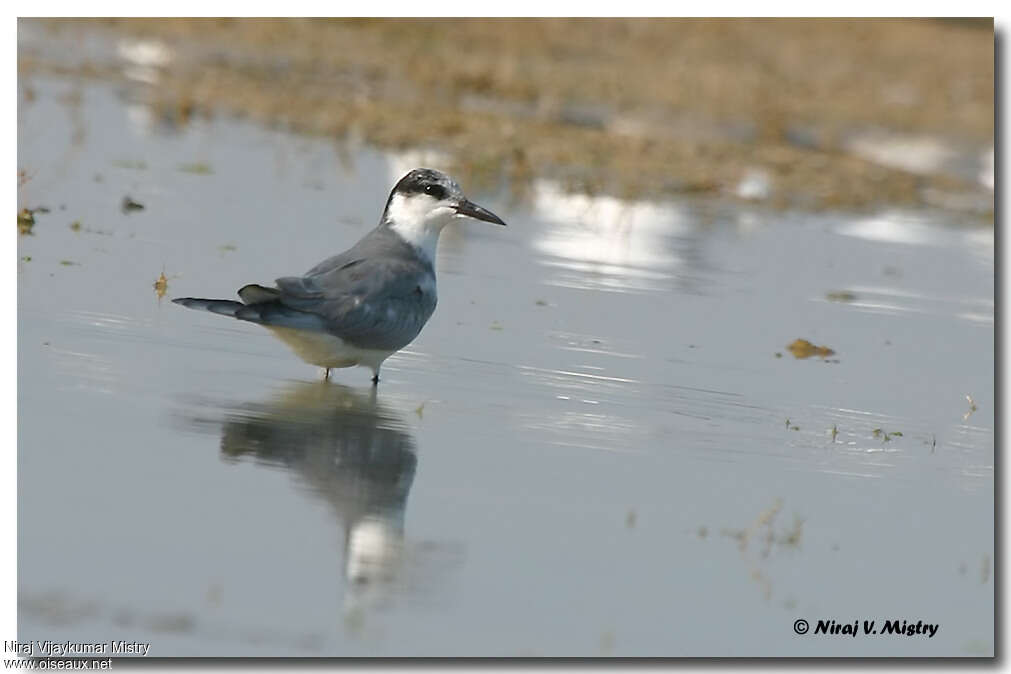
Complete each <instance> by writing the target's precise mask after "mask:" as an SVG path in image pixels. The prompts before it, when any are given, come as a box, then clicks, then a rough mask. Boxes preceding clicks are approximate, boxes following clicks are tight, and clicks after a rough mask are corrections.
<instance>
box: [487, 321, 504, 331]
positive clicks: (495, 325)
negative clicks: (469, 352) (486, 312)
mask: <svg viewBox="0 0 1011 674" xmlns="http://www.w3.org/2000/svg"><path fill="white" fill-rule="evenodd" d="M490 329H491V330H502V324H501V323H499V322H498V321H492V322H491V326H490Z"/></svg>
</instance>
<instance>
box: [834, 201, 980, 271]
mask: <svg viewBox="0 0 1011 674" xmlns="http://www.w3.org/2000/svg"><path fill="white" fill-rule="evenodd" d="M836 231H838V233H839V234H842V235H843V236H854V237H857V238H859V239H866V240H868V241H880V242H882V243H901V244H906V245H913V246H957V247H969V248H971V249H973V251H974V252H976V253H977V254H980V255H981V256H984V257H988V258H989V259H990V260H991V261H992V260H993V228H991V227H975V228H953V227H941V226H939V225H938V223H936V222H933V221H932V220H930V219H928V218H927V217H924V216H921V215H918V214H916V213H904V212H901V211H883V212H881V213H877V214H874V215H872V216H869V217H865V218H857V219H855V220H853V221H852V222H848V223H846V224H844V225H842V226H840V227H839V228H838V229H837V230H836Z"/></svg>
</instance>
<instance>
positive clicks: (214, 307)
mask: <svg viewBox="0 0 1011 674" xmlns="http://www.w3.org/2000/svg"><path fill="white" fill-rule="evenodd" d="M172 301H173V302H175V303H176V304H181V305H182V306H184V307H186V308H187V309H202V310H204V311H210V312H211V313H214V314H221V315H222V316H231V317H232V318H238V317H239V312H240V311H241V310H242V309H245V308H246V305H245V304H243V303H242V302H233V301H232V300H206V299H201V298H199V297H177V298H175V299H174V300H172Z"/></svg>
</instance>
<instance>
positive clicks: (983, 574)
mask: <svg viewBox="0 0 1011 674" xmlns="http://www.w3.org/2000/svg"><path fill="white" fill-rule="evenodd" d="M988 580H990V555H983V565H982V568H980V577H979V582H980V583H981V584H983V585H986V582H987V581H988Z"/></svg>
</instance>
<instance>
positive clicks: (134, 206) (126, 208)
mask: <svg viewBox="0 0 1011 674" xmlns="http://www.w3.org/2000/svg"><path fill="white" fill-rule="evenodd" d="M120 208H121V209H122V210H123V212H124V213H130V212H131V211H143V210H144V204H142V203H139V202H137V201H134V200H133V199H131V198H130V196H129V195H127V196H125V197H123V203H122V204H121V205H120Z"/></svg>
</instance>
